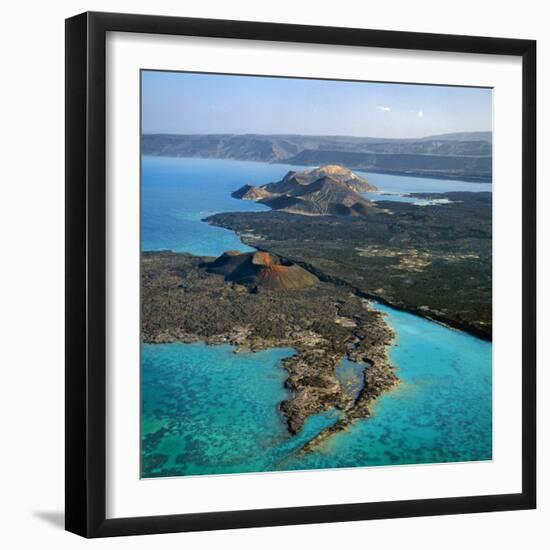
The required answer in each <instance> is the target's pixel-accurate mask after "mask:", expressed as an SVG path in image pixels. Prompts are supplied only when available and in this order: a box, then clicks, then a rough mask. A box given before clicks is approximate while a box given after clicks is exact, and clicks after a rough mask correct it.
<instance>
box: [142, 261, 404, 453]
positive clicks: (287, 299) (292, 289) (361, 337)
mask: <svg viewBox="0 0 550 550" xmlns="http://www.w3.org/2000/svg"><path fill="white" fill-rule="evenodd" d="M141 277H142V301H141V303H142V339H143V342H146V343H168V342H185V343H190V342H195V341H205V342H206V343H208V344H211V345H214V344H222V343H226V344H232V345H234V346H236V351H237V352H239V351H256V350H261V349H266V348H270V347H292V348H293V349H294V350H295V351H296V354H295V355H293V356H291V357H289V358H288V359H286V360H284V367H285V369H286V370H287V372H288V378H287V381H286V385H287V387H288V388H289V389H290V390H291V392H292V397H291V398H290V399H289V400H287V401H284V402H282V403H281V404H280V409H281V411H282V413H283V414H284V415H285V418H286V420H287V424H288V429H289V431H290V433H292V434H295V433H297V432H299V431H300V430H301V428H302V427H303V425H304V423H305V421H306V420H307V418H308V417H310V416H311V415H315V414H318V413H322V412H324V411H328V410H331V409H337V410H339V411H340V412H341V416H340V420H339V421H338V422H337V423H336V424H335V425H333V426H331V427H330V428H328V429H327V430H325V431H324V432H322V433H321V434H319V435H318V436H317V438H316V439H315V440H314V441H312V442H310V443H309V444H308V447H309V446H312V445H316V444H317V443H318V442H319V441H322V440H323V439H324V438H326V437H328V436H329V435H331V434H332V433H334V432H336V431H340V430H343V429H345V428H346V427H347V426H348V425H349V424H350V423H352V422H354V421H355V420H357V419H359V418H366V417H368V416H369V414H370V412H371V409H372V404H373V402H374V400H375V399H376V398H377V397H378V396H379V395H380V394H382V393H383V392H385V391H388V390H389V389H391V388H392V387H394V386H395V385H396V384H397V383H398V378H397V376H396V373H395V370H394V367H393V365H392V364H391V362H390V360H389V358H388V347H389V345H390V344H391V342H392V340H393V332H392V330H391V328H390V327H389V326H388V324H387V323H386V322H385V319H384V315H383V314H382V313H380V312H377V311H375V310H374V309H372V308H371V307H370V306H369V302H368V300H365V299H364V298H361V297H359V296H357V295H355V294H354V293H352V292H350V291H349V289H347V288H345V287H343V286H340V285H335V284H332V283H330V282H324V281H321V280H319V278H318V277H317V276H316V275H315V274H313V273H311V272H310V271H308V270H307V269H305V268H303V267H300V266H298V265H296V264H294V263H293V262H291V261H289V260H287V259H285V258H283V257H280V256H277V255H275V254H271V253H265V252H256V253H238V252H234V251H228V252H227V253H225V254H223V255H222V256H220V257H219V258H209V257H198V256H193V255H189V254H178V253H173V252H144V253H143V254H142V275H141ZM344 357H347V358H348V359H349V360H351V361H354V362H358V363H360V364H364V367H365V368H364V370H363V377H364V384H363V387H362V389H361V391H360V392H359V394H358V395H355V396H352V395H350V393H349V391H348V389H347V388H346V387H344V385H343V384H342V383H341V382H340V380H339V379H338V377H337V375H336V367H337V365H338V364H339V363H340V361H341V360H342V359H343V358H344Z"/></svg>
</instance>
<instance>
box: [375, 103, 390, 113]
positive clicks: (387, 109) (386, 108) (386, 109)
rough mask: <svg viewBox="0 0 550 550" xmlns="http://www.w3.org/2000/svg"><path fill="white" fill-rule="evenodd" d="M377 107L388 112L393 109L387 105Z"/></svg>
mask: <svg viewBox="0 0 550 550" xmlns="http://www.w3.org/2000/svg"><path fill="white" fill-rule="evenodd" d="M377 107H378V108H379V109H380V110H381V111H384V112H386V113H388V112H389V111H391V107H385V106H384V105H377Z"/></svg>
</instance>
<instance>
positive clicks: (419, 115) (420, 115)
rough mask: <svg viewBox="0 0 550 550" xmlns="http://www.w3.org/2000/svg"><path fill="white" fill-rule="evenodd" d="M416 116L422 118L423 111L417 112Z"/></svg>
mask: <svg viewBox="0 0 550 550" xmlns="http://www.w3.org/2000/svg"><path fill="white" fill-rule="evenodd" d="M416 116H417V117H419V118H422V117H423V116H424V111H418V113H416Z"/></svg>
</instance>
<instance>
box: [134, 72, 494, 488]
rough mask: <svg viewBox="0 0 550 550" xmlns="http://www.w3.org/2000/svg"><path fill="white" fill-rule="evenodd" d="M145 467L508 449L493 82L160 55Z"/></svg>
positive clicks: (145, 143)
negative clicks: (496, 311)
mask: <svg viewBox="0 0 550 550" xmlns="http://www.w3.org/2000/svg"><path fill="white" fill-rule="evenodd" d="M140 185H141V339H142V344H141V457H140V459H141V476H142V477H143V478H159V477H173V476H189V475H205V474H208V475H213V474H235V473H247V472H276V471H289V470H310V469H328V468H349V467H374V466H389V465H394V466H397V465H409V464H427V463H432V464H433V463H445V462H470V461H483V460H491V459H492V344H491V339H492V90H491V89H489V88H474V87H459V86H441V85H437V86H435V85H429V84H399V83H381V82H368V81H364V82H363V81H361V82H359V81H343V80H316V79H301V78H285V77H265V76H261V77H260V76H246V75H224V74H208V73H188V72H167V71H153V70H142V71H141V183H140Z"/></svg>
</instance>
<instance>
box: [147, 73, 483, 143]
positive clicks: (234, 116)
mask: <svg viewBox="0 0 550 550" xmlns="http://www.w3.org/2000/svg"><path fill="white" fill-rule="evenodd" d="M141 75H142V131H143V133H145V134H150V133H169V134H249V133H254V134H307V135H343V136H361V137H364V136H368V137H381V138H415V137H424V136H429V135H434V134H444V133H450V132H469V131H490V130H491V128H492V90H490V89H484V88H463V87H451V86H429V85H417V84H412V85H411V84H391V83H379V82H349V81H342V80H336V81H334V80H307V79H298V78H270V77H257V76H236V75H217V74H216V75H210V74H201V73H184V72H163V71H142V73H141Z"/></svg>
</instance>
